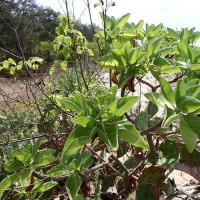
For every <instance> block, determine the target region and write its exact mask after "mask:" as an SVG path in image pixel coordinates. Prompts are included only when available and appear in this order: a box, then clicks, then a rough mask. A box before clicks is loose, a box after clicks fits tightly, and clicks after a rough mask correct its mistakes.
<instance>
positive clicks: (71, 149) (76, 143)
mask: <svg viewBox="0 0 200 200" xmlns="http://www.w3.org/2000/svg"><path fill="white" fill-rule="evenodd" d="M90 140H91V138H90V137H89V136H81V137H78V138H75V139H74V140H72V141H71V142H70V143H69V145H68V146H67V147H66V148H65V149H64V150H63V151H62V154H61V160H63V159H65V157H66V156H71V155H73V154H75V153H76V152H77V151H78V150H79V149H80V148H82V147H84V146H85V145H86V144H87V143H89V142H90Z"/></svg>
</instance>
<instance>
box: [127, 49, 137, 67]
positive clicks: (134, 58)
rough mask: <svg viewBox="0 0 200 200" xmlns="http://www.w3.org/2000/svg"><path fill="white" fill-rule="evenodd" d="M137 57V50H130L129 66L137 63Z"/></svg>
mask: <svg viewBox="0 0 200 200" xmlns="http://www.w3.org/2000/svg"><path fill="white" fill-rule="evenodd" d="M137 57H138V49H131V51H130V52H129V61H128V62H129V64H130V65H133V64H135V63H136V62H137Z"/></svg>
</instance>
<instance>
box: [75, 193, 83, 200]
mask: <svg viewBox="0 0 200 200" xmlns="http://www.w3.org/2000/svg"><path fill="white" fill-rule="evenodd" d="M73 200H83V197H82V196H81V195H80V194H78V195H77V196H75V197H74V199H73Z"/></svg>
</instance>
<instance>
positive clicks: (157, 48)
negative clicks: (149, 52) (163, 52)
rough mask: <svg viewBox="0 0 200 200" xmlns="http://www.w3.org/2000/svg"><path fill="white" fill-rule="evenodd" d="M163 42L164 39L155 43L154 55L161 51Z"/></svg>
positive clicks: (159, 39)
mask: <svg viewBox="0 0 200 200" xmlns="http://www.w3.org/2000/svg"><path fill="white" fill-rule="evenodd" d="M162 42H163V37H161V38H158V39H156V40H155V41H154V42H153V53H154V54H157V53H158V51H159V50H160V47H161V45H162Z"/></svg>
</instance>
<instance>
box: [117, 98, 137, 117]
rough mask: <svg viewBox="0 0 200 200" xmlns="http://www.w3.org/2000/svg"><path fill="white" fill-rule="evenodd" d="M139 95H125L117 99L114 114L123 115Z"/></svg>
mask: <svg viewBox="0 0 200 200" xmlns="http://www.w3.org/2000/svg"><path fill="white" fill-rule="evenodd" d="M138 99H139V97H136V96H127V97H122V98H120V99H119V100H118V104H117V111H116V114H115V115H116V116H117V117H118V116H122V115H124V114H125V113H126V112H127V111H129V110H130V109H131V108H132V107H133V105H134V104H135V103H136V102H137V101H138Z"/></svg>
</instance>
